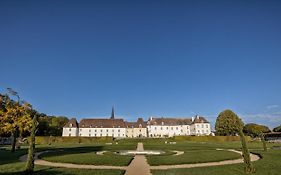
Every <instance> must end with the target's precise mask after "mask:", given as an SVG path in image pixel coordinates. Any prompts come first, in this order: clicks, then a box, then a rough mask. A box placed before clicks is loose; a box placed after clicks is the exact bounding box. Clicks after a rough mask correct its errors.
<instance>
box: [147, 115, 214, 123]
mask: <svg viewBox="0 0 281 175" xmlns="http://www.w3.org/2000/svg"><path fill="white" fill-rule="evenodd" d="M193 123H209V122H208V121H207V120H206V119H205V118H204V117H199V116H196V117H194V120H193V121H192V118H166V117H161V118H151V119H150V120H149V121H148V125H190V124H193Z"/></svg>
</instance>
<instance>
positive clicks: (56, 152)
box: [37, 146, 103, 158]
mask: <svg viewBox="0 0 281 175" xmlns="http://www.w3.org/2000/svg"><path fill="white" fill-rule="evenodd" d="M45 150H46V149H37V152H41V151H45ZM101 150H103V146H86V147H73V148H52V149H48V150H47V151H48V152H45V153H43V154H41V155H40V156H39V158H42V157H52V156H62V155H67V154H81V153H90V152H97V151H101Z"/></svg>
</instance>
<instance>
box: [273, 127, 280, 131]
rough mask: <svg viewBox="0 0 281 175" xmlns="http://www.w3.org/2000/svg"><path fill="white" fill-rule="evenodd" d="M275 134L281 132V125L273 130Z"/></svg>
mask: <svg viewBox="0 0 281 175" xmlns="http://www.w3.org/2000/svg"><path fill="white" fill-rule="evenodd" d="M273 131H274V132H281V125H280V126H277V127H276V128H274V129H273Z"/></svg>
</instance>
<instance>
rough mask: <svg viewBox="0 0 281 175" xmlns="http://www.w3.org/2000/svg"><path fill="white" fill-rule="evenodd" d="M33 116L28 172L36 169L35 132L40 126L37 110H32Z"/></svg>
mask: <svg viewBox="0 0 281 175" xmlns="http://www.w3.org/2000/svg"><path fill="white" fill-rule="evenodd" d="M30 107H31V106H30ZM30 112H31V116H32V118H33V119H32V128H31V133H30V137H31V138H30V143H29V149H28V156H27V162H26V166H25V171H26V172H27V173H32V172H33V170H34V156H35V155H34V154H35V133H36V128H37V126H38V121H37V120H38V114H37V112H36V111H34V110H31V111H30Z"/></svg>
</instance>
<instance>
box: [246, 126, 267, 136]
mask: <svg viewBox="0 0 281 175" xmlns="http://www.w3.org/2000/svg"><path fill="white" fill-rule="evenodd" d="M243 132H244V133H245V134H246V135H249V136H251V137H260V136H261V133H268V132H271V131H270V129H269V128H268V127H267V126H264V125H258V124H255V123H248V124H246V125H245V126H244V128H243Z"/></svg>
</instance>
